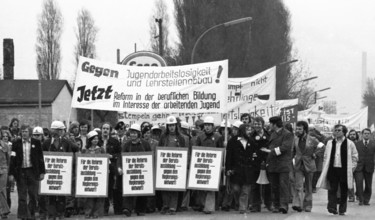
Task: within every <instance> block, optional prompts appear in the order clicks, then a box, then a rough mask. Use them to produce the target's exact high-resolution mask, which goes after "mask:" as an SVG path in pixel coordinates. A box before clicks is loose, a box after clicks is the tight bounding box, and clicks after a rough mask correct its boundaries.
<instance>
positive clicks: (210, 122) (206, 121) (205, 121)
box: [203, 116, 214, 124]
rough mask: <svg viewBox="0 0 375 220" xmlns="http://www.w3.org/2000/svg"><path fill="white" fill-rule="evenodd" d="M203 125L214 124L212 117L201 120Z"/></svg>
mask: <svg viewBox="0 0 375 220" xmlns="http://www.w3.org/2000/svg"><path fill="white" fill-rule="evenodd" d="M203 123H204V124H214V117H212V116H206V117H205V118H204V120H203Z"/></svg>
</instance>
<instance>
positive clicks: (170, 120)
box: [167, 115, 177, 125]
mask: <svg viewBox="0 0 375 220" xmlns="http://www.w3.org/2000/svg"><path fill="white" fill-rule="evenodd" d="M170 124H177V119H176V117H174V116H173V115H171V116H168V118H167V125H170Z"/></svg>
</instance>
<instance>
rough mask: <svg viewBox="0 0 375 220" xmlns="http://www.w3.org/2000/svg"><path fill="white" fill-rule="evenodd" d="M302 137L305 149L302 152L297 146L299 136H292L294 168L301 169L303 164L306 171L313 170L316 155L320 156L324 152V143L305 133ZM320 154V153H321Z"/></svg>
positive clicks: (314, 168)
mask: <svg viewBox="0 0 375 220" xmlns="http://www.w3.org/2000/svg"><path fill="white" fill-rule="evenodd" d="M302 138H305V139H306V145H305V149H304V151H303V152H302V151H301V149H300V148H299V146H298V143H299V139H300V138H299V137H297V136H296V137H295V138H294V143H293V154H294V161H293V165H294V170H295V171H297V170H301V167H302V166H304V170H305V171H306V172H315V171H316V164H315V159H316V158H317V157H318V156H322V155H323V152H324V148H323V146H324V144H323V143H321V142H319V140H318V139H317V138H315V137H313V136H310V135H306V136H304V137H302ZM321 154H322V155H321Z"/></svg>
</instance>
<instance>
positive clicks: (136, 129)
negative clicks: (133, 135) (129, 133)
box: [130, 124, 141, 132]
mask: <svg viewBox="0 0 375 220" xmlns="http://www.w3.org/2000/svg"><path fill="white" fill-rule="evenodd" d="M130 130H135V131H139V132H140V131H141V126H140V125H139V124H132V125H131V126H130Z"/></svg>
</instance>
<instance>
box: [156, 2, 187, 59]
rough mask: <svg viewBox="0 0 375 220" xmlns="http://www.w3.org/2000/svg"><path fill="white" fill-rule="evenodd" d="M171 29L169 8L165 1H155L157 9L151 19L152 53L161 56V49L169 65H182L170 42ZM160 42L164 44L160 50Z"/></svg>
mask: <svg viewBox="0 0 375 220" xmlns="http://www.w3.org/2000/svg"><path fill="white" fill-rule="evenodd" d="M160 22H161V29H162V31H161V33H162V34H161V36H160V26H159V23H160ZM169 27H170V18H169V14H168V7H167V5H166V3H165V1H164V0H157V1H155V9H154V12H153V15H152V16H151V17H150V42H151V51H153V52H154V53H157V54H161V53H160V52H161V51H160V49H162V50H163V51H162V57H163V58H164V59H165V60H166V61H167V63H168V65H178V64H182V62H179V60H178V58H177V57H178V51H177V50H176V49H174V48H173V47H172V46H171V44H170V40H169ZM160 42H161V44H162V46H161V48H160Z"/></svg>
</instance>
